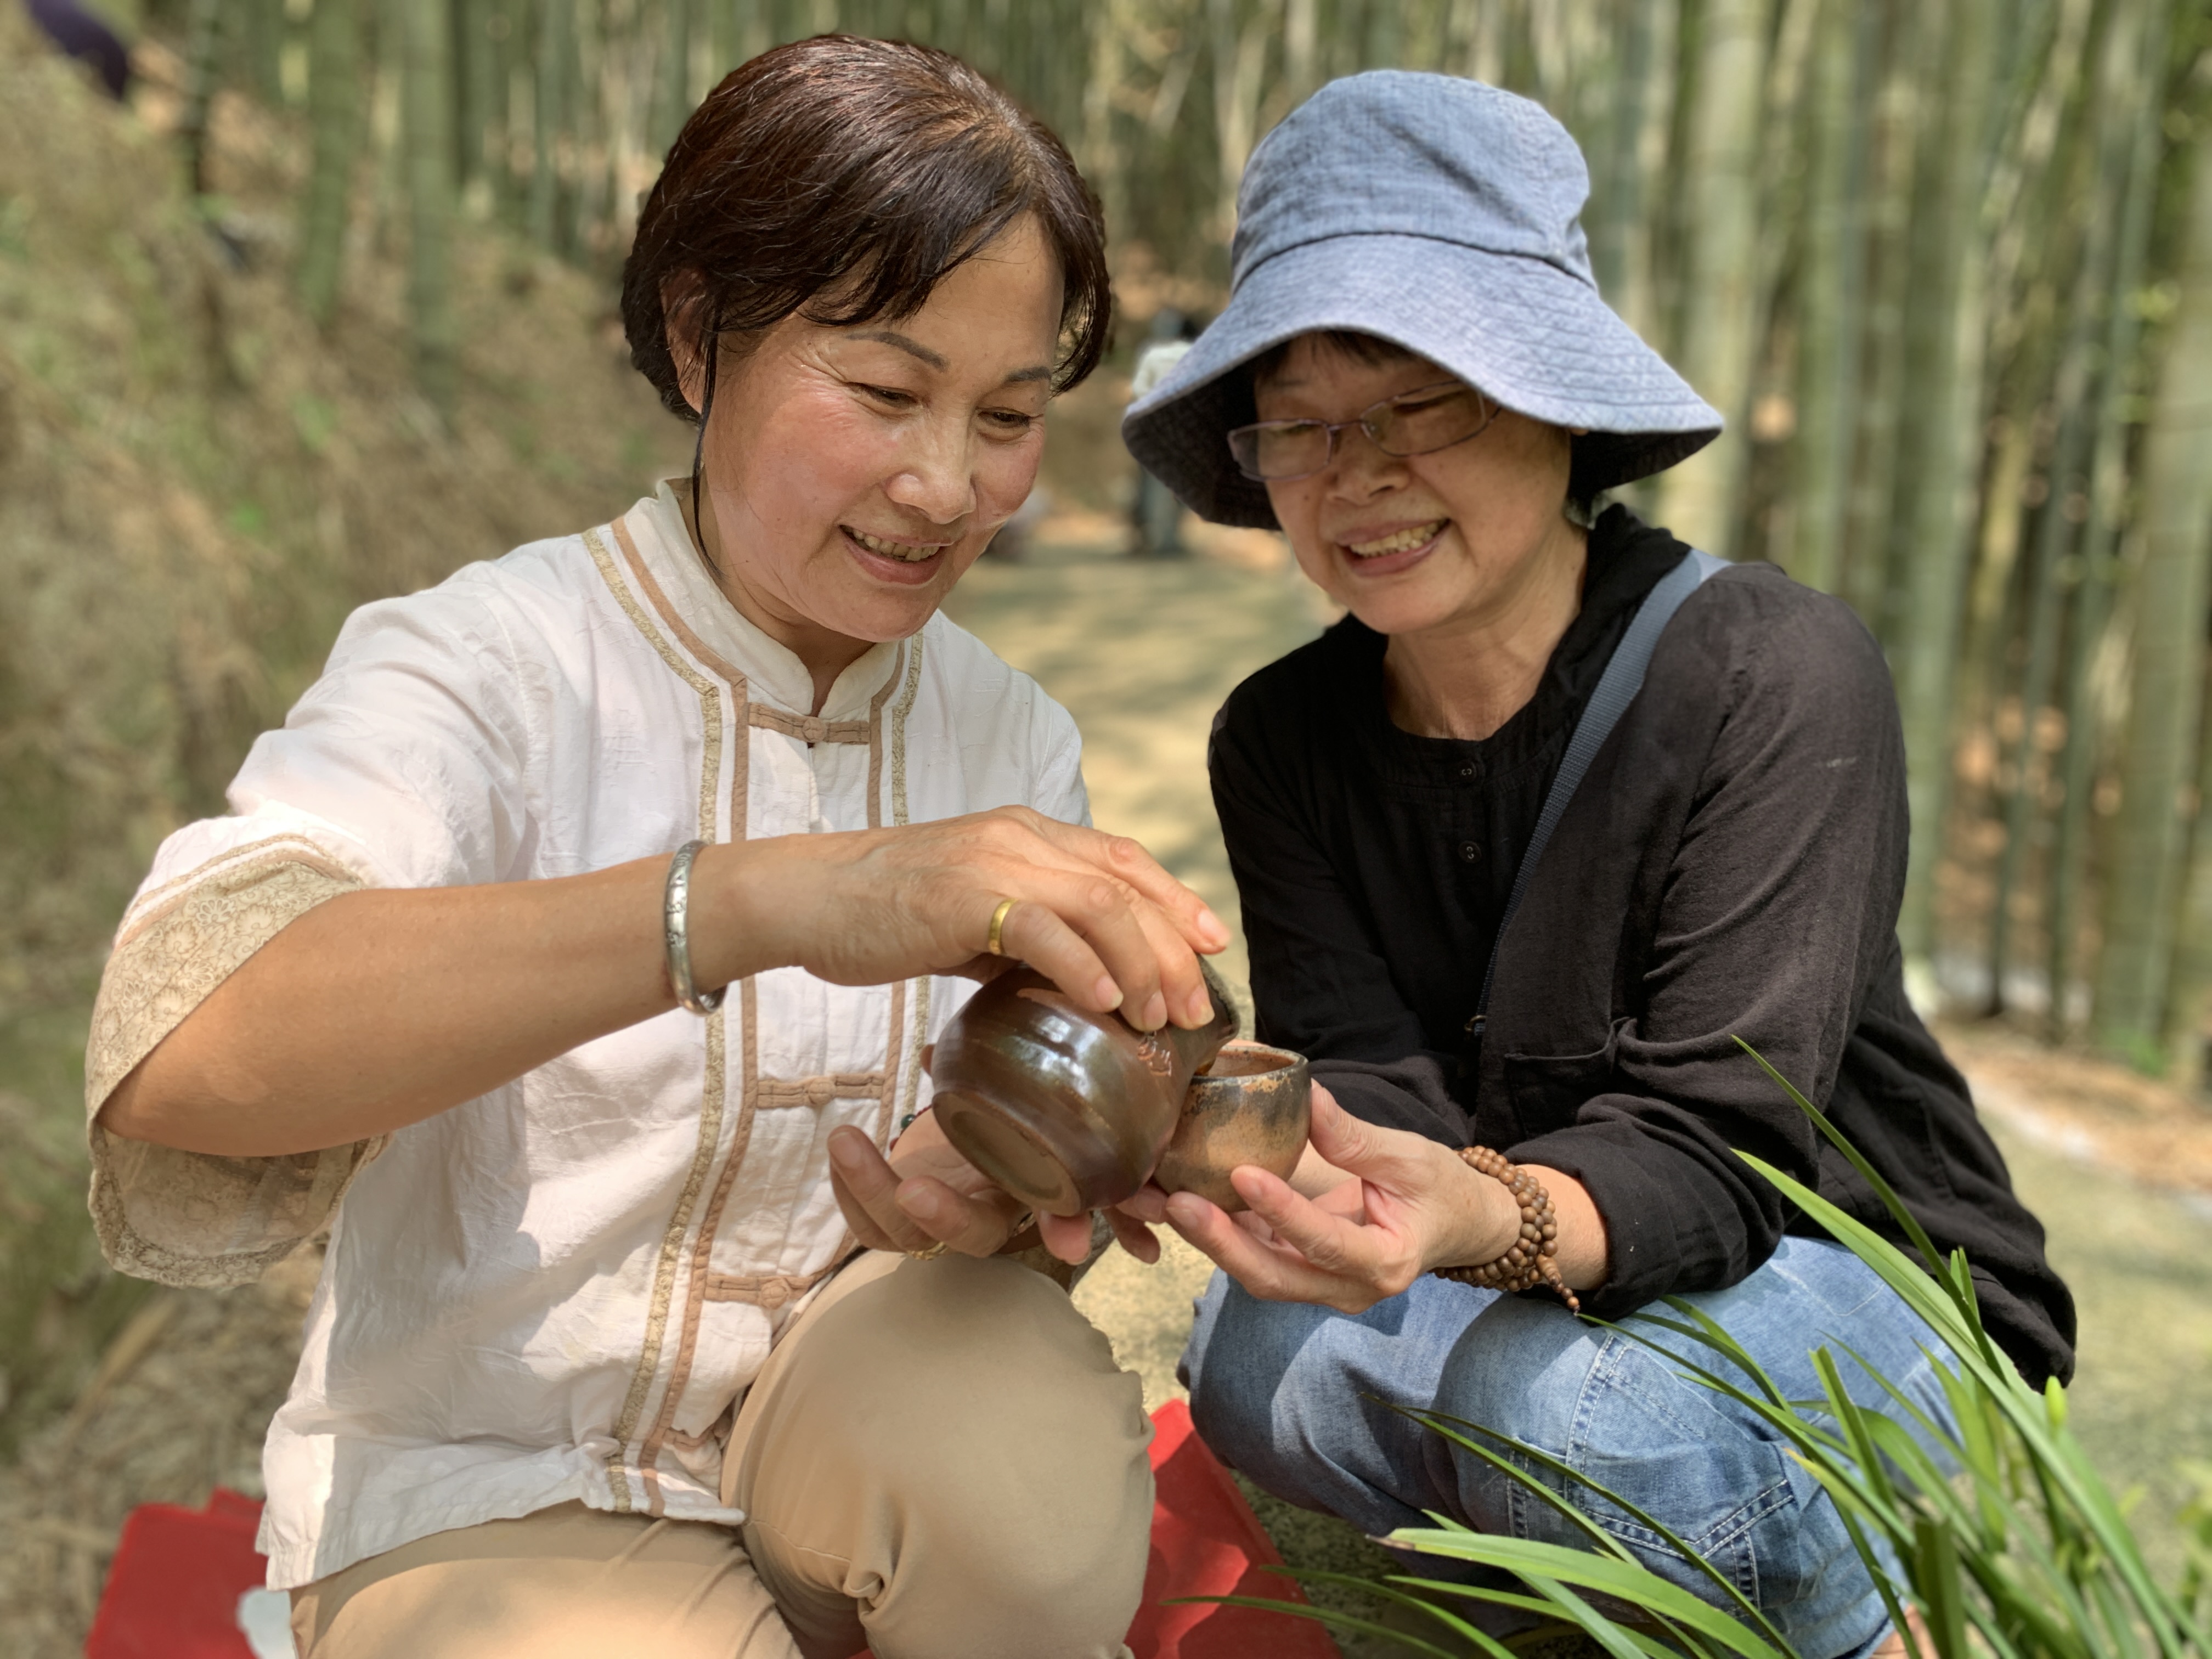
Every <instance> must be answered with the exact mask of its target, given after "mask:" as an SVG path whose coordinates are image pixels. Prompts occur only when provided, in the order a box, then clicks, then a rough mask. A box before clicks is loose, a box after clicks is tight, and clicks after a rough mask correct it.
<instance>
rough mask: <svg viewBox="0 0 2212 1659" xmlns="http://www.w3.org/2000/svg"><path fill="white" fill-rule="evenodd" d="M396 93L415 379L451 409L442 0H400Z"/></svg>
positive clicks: (449, 133)
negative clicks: (401, 64) (401, 108)
mask: <svg viewBox="0 0 2212 1659" xmlns="http://www.w3.org/2000/svg"><path fill="white" fill-rule="evenodd" d="M403 3H404V10H403V12H402V15H401V16H400V19H399V26H400V28H401V30H402V31H403V51H404V70H403V76H404V79H403V82H402V86H401V98H402V101H403V105H404V137H403V141H402V142H403V143H404V146H405V149H406V155H407V200H408V229H409V245H408V258H407V305H408V313H409V319H410V325H411V328H412V333H413V339H414V349H415V379H416V385H418V386H420V387H421V388H422V395H423V396H424V397H425V398H428V400H429V402H430V404H431V405H432V407H434V408H435V409H436V410H438V411H439V413H440V414H441V415H442V416H451V414H452V412H453V404H454V401H455V398H456V397H457V395H458V393H459V371H460V365H459V349H460V336H459V325H458V324H457V323H456V321H455V318H454V313H453V205H454V203H453V197H454V191H453V18H452V14H451V11H450V9H449V7H448V3H447V0H403Z"/></svg>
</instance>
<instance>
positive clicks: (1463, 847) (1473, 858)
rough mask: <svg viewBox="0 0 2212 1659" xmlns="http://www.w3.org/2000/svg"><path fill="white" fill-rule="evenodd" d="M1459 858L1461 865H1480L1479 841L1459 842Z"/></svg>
mask: <svg viewBox="0 0 2212 1659" xmlns="http://www.w3.org/2000/svg"><path fill="white" fill-rule="evenodd" d="M1459 856H1460V861H1461V862H1462V864H1480V863H1481V862H1482V843H1481V842H1479V841H1463V842H1460V844H1459Z"/></svg>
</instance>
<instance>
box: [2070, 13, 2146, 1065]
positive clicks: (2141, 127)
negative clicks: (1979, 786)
mask: <svg viewBox="0 0 2212 1659" xmlns="http://www.w3.org/2000/svg"><path fill="white" fill-rule="evenodd" d="M2172 27H2173V9H2172V0H2150V10H2149V16H2148V22H2147V27H2145V29H2144V49H2143V63H2144V65H2145V67H2144V70H2143V79H2142V83H2141V84H2142V86H2143V88H2144V89H2145V90H2144V91H2143V92H2142V94H2138V95H2137V97H2136V100H2135V105H2134V106H2135V109H2136V130H2135V141H2134V153H2133V155H2132V156H2131V157H2130V161H2129V164H2128V190H2127V198H2126V203H2125V206H2124V210H2123V211H2122V213H2121V216H2120V234H2119V246H2118V254H2117V258H2116V274H2115V276H2114V278H2113V283H2112V298H2111V301H2109V303H2108V304H2107V306H2106V325H2105V350H2104V361H2105V364H2106V385H2105V392H2104V395H2103V397H2102V398H2100V400H2099V407H2098V418H2097V435H2096V442H2095V445H2094V447H2093V449H2092V451H2091V457H2090V462H2089V466H2088V474H2089V481H2090V483H2089V521H2088V523H2087V526H2085V528H2084V531H2083V533H2082V538H2081V549H2082V552H2081V588H2080V592H2079V593H2078V594H2077V596H2076V598H2075V620H2074V630H2073V632H2074V637H2073V639H2072V641H2070V647H2069V657H2068V663H2067V673H2066V744H2065V748H2064V750H2063V751H2062V757H2061V769H2062V771H2063V796H2062V798H2061V802H2060V808H2059V818H2058V832H2057V839H2056V841H2055V842H2054V844H2053V846H2052V848H2051V923H2050V927H2049V928H2048V929H2047V933H2048V939H2047V948H2048V950H2049V951H2050V953H2051V966H2050V969H2049V970H2048V972H2049V978H2050V981H2051V1024H2050V1027H2049V1035H2050V1036H2051V1038H2052V1040H2053V1041H2056V1040H2057V1039H2058V1038H2059V1037H2060V1036H2063V1034H2064V1029H2065V999H2066V996H2067V994H2068V993H2069V990H2070V987H2071V986H2072V984H2073V979H2074V964H2075V955H2076V946H2077V945H2078V943H2079V941H2078V939H2077V938H2076V933H2077V932H2078V916H2079V910H2080V907H2081V888H2082V884H2083V882H2082V877H2083V869H2082V866H2083V865H2084V864H2085V863H2086V862H2087V847H2086V842H2087V839H2088V828H2089V805H2090V801H2089V798H2090V793H2091V786H2092V783H2093V780H2094V778H2095V775H2096V764H2097V738H2098V728H2099V726H2100V709H2099V708H2098V705H2097V700H2096V696H2095V689H2096V682H2095V678H2094V674H2093V668H2094V666H2095V664H2096V660H2097V657H2098V654H2099V653H2100V651H2101V650H2102V648H2103V647H2104V644H2105V638H2106V626H2107V623H2108V621H2109V618H2110V616H2111V611H2112V593H2113V587H2114V579H2115V575H2116V561H2115V559H2114V556H2113V550H2114V547H2115V545H2116V543H2117V541H2118V532H2119V528H2120V526H2121V523H2122V520H2123V518H2124V514H2125V503H2124V500H2123V495H2124V477H2123V467H2124V450H2125V446H2126V428H2127V424H2128V421H2127V408H2126V404H2125V402H2124V398H2125V395H2126V393H2127V392H2128V390H2129V378H2128V377H2129V376H2130V374H2132V373H2134V372H2135V370H2136V367H2137V359H2136V351H2137V347H2138V344H2139V343H2140V340H2141V335H2142V326H2141V313H2138V312H2137V310H2136V307H2135V306H2134V304H2133V303H2132V299H2133V296H2134V295H2135V293H2136V289H2139V288H2140V287H2141V286H2142V273H2143V267H2144V264H2145V261H2146V258H2147V256H2148V252H2149V246H2150V236H2151V228H2152V208H2153V204H2154V201H2155V198H2156V195H2157V188H2158V173H2159V150H2160V131H2161V122H2162V120H2163V118H2164V113H2165V112H2164V102H2165V100H2164V97H2163V88H2164V84H2165V66H2166V52H2167V44H2168V40H2169V38H2170V36H2171V33H2172Z"/></svg>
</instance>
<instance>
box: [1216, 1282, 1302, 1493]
mask: <svg viewBox="0 0 2212 1659" xmlns="http://www.w3.org/2000/svg"><path fill="white" fill-rule="evenodd" d="M1332 1317H1334V1316H1333V1315H1332V1314H1331V1313H1330V1312H1329V1310H1327V1309H1325V1308H1316V1307H1311V1306H1309V1305H1307V1304H1304V1303H1297V1302H1262V1301H1261V1300H1260V1299H1259V1298H1258V1297H1254V1296H1251V1295H1249V1294H1248V1293H1247V1292H1246V1291H1244V1290H1243V1288H1242V1287H1241V1286H1240V1285H1237V1282H1236V1281H1235V1280H1233V1279H1231V1278H1230V1277H1229V1276H1228V1275H1227V1274H1225V1273H1215V1274H1214V1275H1213V1279H1212V1283H1210V1284H1209V1285H1207V1286H1206V1294H1205V1295H1204V1296H1203V1297H1200V1299H1199V1304H1198V1315H1197V1318H1196V1319H1195V1320H1194V1322H1193V1324H1192V1326H1191V1334H1190V1345H1189V1346H1188V1348H1187V1349H1186V1350H1185V1351H1184V1353H1183V1359H1182V1368H1181V1370H1180V1372H1179V1375H1180V1376H1181V1377H1182V1383H1183V1386H1184V1387H1185V1388H1187V1389H1189V1390H1190V1417H1191V1423H1192V1425H1193V1426H1194V1428H1196V1429H1197V1431H1198V1434H1199V1437H1200V1439H1202V1440H1204V1441H1205V1442H1206V1445H1207V1446H1208V1447H1209V1448H1210V1449H1212V1452H1213V1453H1214V1455H1216V1456H1218V1457H1219V1458H1220V1459H1221V1460H1222V1461H1223V1462H1225V1463H1227V1464H1229V1465H1230V1466H1231V1468H1241V1469H1243V1470H1245V1471H1246V1472H1247V1473H1249V1474H1254V1475H1255V1478H1256V1477H1257V1475H1258V1472H1259V1471H1261V1469H1263V1468H1265V1467H1266V1466H1267V1463H1268V1462H1269V1461H1270V1460H1271V1458H1272V1456H1273V1453H1274V1451H1275V1449H1276V1441H1277V1437H1278V1434H1279V1421H1278V1419H1279V1402H1280V1401H1282V1400H1283V1399H1284V1396H1285V1393H1286V1392H1288V1393H1291V1394H1295V1393H1297V1391H1298V1389H1300V1387H1301V1386H1302V1384H1303V1383H1304V1381H1305V1380H1306V1378H1305V1376H1304V1373H1306V1372H1310V1371H1311V1370H1313V1358H1314V1355H1313V1350H1314V1348H1315V1346H1316V1345H1315V1342H1314V1338H1315V1335H1316V1331H1317V1330H1318V1328H1319V1327H1320V1326H1321V1325H1322V1322H1324V1321H1326V1320H1328V1319H1330V1318H1332ZM1324 1369H1325V1370H1330V1371H1334V1370H1335V1368H1334V1366H1328V1365H1326V1364H1325V1362H1324ZM1321 1380H1322V1382H1324V1383H1326V1382H1327V1381H1328V1378H1326V1377H1324V1378H1322V1379H1321Z"/></svg>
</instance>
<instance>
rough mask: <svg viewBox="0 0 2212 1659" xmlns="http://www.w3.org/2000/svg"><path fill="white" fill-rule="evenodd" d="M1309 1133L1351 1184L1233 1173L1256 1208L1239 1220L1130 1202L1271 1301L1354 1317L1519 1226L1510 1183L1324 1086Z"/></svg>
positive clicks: (1211, 1209)
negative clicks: (1366, 1117) (1353, 1108)
mask: <svg viewBox="0 0 2212 1659" xmlns="http://www.w3.org/2000/svg"><path fill="white" fill-rule="evenodd" d="M1311 1134H1312V1140H1313V1145H1312V1151H1313V1152H1315V1153H1316V1154H1318V1157H1319V1158H1320V1160H1322V1162H1323V1163H1324V1164H1326V1165H1329V1166H1334V1169H1335V1170H1338V1171H1340V1172H1341V1174H1342V1176H1343V1177H1344V1178H1342V1179H1340V1180H1338V1181H1336V1182H1334V1184H1330V1183H1329V1182H1328V1181H1327V1180H1326V1179H1325V1176H1326V1170H1322V1171H1319V1172H1318V1174H1319V1176H1322V1177H1324V1178H1315V1172H1310V1171H1309V1170H1305V1169H1304V1168H1301V1169H1300V1170H1297V1172H1295V1173H1294V1174H1293V1176H1292V1182H1296V1185H1295V1186H1294V1185H1293V1184H1292V1182H1285V1181H1283V1180H1280V1179H1279V1178H1278V1177H1277V1176H1272V1175H1270V1174H1268V1173H1267V1171H1266V1170H1261V1169H1258V1168H1255V1167H1253V1166H1250V1165H1247V1166H1245V1167H1243V1168H1242V1169H1239V1170H1236V1171H1235V1172H1234V1173H1233V1174H1232V1175H1231V1176H1230V1180H1231V1184H1232V1185H1234V1186H1235V1187H1236V1188H1237V1195H1238V1196H1239V1197H1241V1198H1242V1199H1243V1200H1244V1202H1245V1203H1246V1204H1247V1205H1248V1206H1249V1208H1248V1209H1246V1210H1245V1211H1244V1212H1242V1213H1241V1214H1237V1215H1234V1216H1232V1215H1230V1214H1228V1213H1227V1212H1224V1211H1223V1210H1221V1209H1220V1208H1219V1207H1218V1206H1215V1205H1213V1204H1211V1203H1208V1202H1207V1201H1206V1200H1205V1199H1202V1198H1200V1197H1199V1196H1198V1194H1195V1193H1176V1194H1164V1193H1162V1192H1161V1191H1160V1190H1159V1189H1158V1188H1146V1190H1145V1191H1144V1192H1142V1193H1140V1194H1138V1196H1137V1197H1136V1198H1134V1199H1132V1200H1130V1202H1129V1205H1128V1206H1127V1207H1128V1208H1130V1209H1131V1210H1133V1211H1135V1212H1137V1213H1139V1214H1140V1215H1142V1216H1143V1217H1144V1218H1145V1219H1146V1220H1151V1221H1164V1222H1165V1223H1166V1224H1167V1225H1170V1226H1171V1227H1173V1228H1174V1229H1175V1230H1176V1231H1177V1232H1178V1233H1180V1234H1182V1237H1184V1238H1186V1239H1188V1241H1189V1242H1190V1243H1192V1244H1193V1245H1194V1246H1195V1247H1196V1248H1197V1249H1199V1250H1200V1251H1201V1252H1202V1253H1204V1254H1205V1255H1206V1256H1208V1257H1210V1258H1211V1259H1212V1261H1213V1262H1214V1264H1215V1265H1216V1266H1218V1267H1220V1268H1222V1269H1223V1270H1224V1271H1225V1272H1226V1273H1228V1274H1229V1276H1230V1277H1231V1278H1232V1279H1235V1280H1236V1281H1237V1283H1238V1284H1239V1285H1243V1287H1244V1288H1245V1289H1246V1290H1247V1291H1249V1292H1251V1294H1252V1295H1254V1296H1255V1297H1259V1298H1261V1300H1262V1301H1269V1302H1310V1303H1316V1304H1320V1305H1322V1306H1323V1307H1329V1308H1334V1309H1335V1310H1337V1311H1338V1312H1340V1313H1346V1314H1359V1313H1364V1312H1365V1311H1366V1310H1368V1309H1370V1308H1371V1307H1373V1306H1374V1305H1375V1304H1376V1303H1377V1302H1381V1301H1383V1300H1385V1299H1387V1298H1389V1297H1393V1296H1396V1295H1397V1294H1398V1293H1399V1292H1401V1291H1403V1290H1405V1289H1406V1288H1407V1286H1408V1285H1411V1284H1412V1283H1413V1280H1414V1279H1417V1278H1419V1276H1420V1275H1421V1274H1422V1273H1425V1272H1427V1271H1428V1270H1429V1269H1430V1268H1431V1267H1443V1266H1449V1265H1452V1264H1455V1263H1460V1262H1472V1261H1489V1260H1491V1259H1492V1258H1493V1257H1495V1256H1498V1255H1502V1254H1504V1251H1505V1249H1506V1248H1507V1247H1508V1245H1509V1244H1510V1243H1511V1241H1512V1239H1513V1237H1515V1235H1516V1233H1517V1231H1518V1230H1519V1228H1520V1225H1521V1212H1520V1209H1519V1207H1518V1206H1516V1204H1515V1203H1514V1201H1513V1199H1512V1196H1511V1194H1509V1193H1508V1192H1507V1191H1506V1189H1505V1188H1504V1186H1502V1185H1501V1184H1500V1183H1498V1182H1495V1181H1492V1180H1491V1179H1489V1178H1488V1177H1486V1176H1480V1175H1477V1174H1476V1173H1475V1172H1474V1170H1470V1169H1468V1166H1467V1165H1466V1164H1464V1163H1462V1161H1461V1159H1460V1158H1459V1155H1458V1154H1457V1153H1456V1152H1453V1151H1452V1150H1451V1149H1450V1148H1449V1147H1448V1146H1442V1145H1439V1144H1438V1143H1437V1142H1436V1141H1432V1140H1429V1139H1425V1138H1424V1137H1423V1136H1420V1135H1415V1134H1408V1133H1406V1132H1405V1131H1404V1130H1401V1129H1386V1128H1383V1127H1379V1126H1377V1125H1376V1124H1372V1123H1366V1122H1363V1121H1360V1120H1359V1119H1358V1118H1356V1117H1353V1116H1352V1115H1351V1114H1350V1113H1349V1112H1346V1110H1345V1109H1343V1108H1342V1107H1340V1106H1339V1105H1338V1104H1337V1103H1336V1099H1335V1097H1334V1096H1333V1095H1331V1094H1330V1093H1329V1091H1328V1090H1327V1089H1325V1088H1323V1087H1322V1085H1319V1084H1317V1083H1316V1085H1314V1089H1313V1123H1312V1129H1311ZM1299 1188H1305V1189H1306V1190H1307V1191H1310V1192H1316V1196H1313V1197H1306V1196H1304V1195H1303V1194H1301V1192H1300V1191H1299ZM1317 1189H1320V1190H1317Z"/></svg>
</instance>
